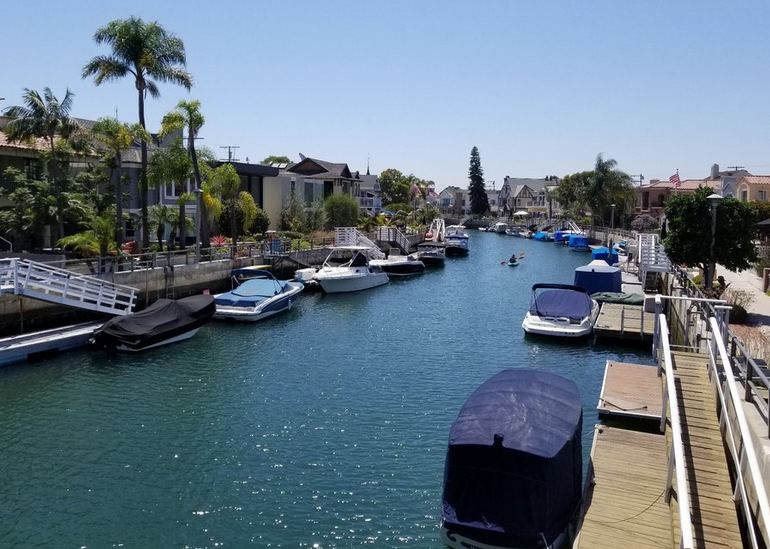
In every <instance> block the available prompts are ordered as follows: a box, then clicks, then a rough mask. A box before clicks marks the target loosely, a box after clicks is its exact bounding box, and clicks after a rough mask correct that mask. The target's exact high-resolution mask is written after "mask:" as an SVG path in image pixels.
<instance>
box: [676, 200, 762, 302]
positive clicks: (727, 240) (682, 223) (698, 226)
mask: <svg viewBox="0 0 770 549" xmlns="http://www.w3.org/2000/svg"><path fill="white" fill-rule="evenodd" d="M712 192H713V190H712V189H710V188H709V187H705V186H700V187H698V189H697V190H696V191H695V192H694V193H692V194H684V193H675V194H674V195H673V196H672V197H671V198H670V199H669V200H668V202H667V203H666V219H667V223H668V230H667V234H666V238H665V240H664V242H663V243H664V245H665V247H666V253H667V254H668V257H669V258H670V259H671V261H673V262H674V263H681V264H685V265H693V266H697V267H699V268H700V269H701V270H702V271H703V272H704V273H705V272H707V270H708V269H709V267H710V266H711V265H712V264H714V263H719V264H721V265H724V266H725V267H727V268H728V269H730V270H733V271H736V270H737V271H742V270H744V269H748V268H749V267H751V264H752V263H753V262H755V261H756V259H757V252H756V248H755V247H754V243H753V241H752V240H753V237H754V230H755V221H754V218H753V216H752V214H751V207H750V206H749V205H748V204H746V203H745V202H740V201H738V200H736V199H735V198H732V197H728V198H725V199H723V200H722V203H721V204H720V205H719V206H718V207H717V223H716V233H715V241H714V255H713V256H711V253H710V247H711V246H710V243H711V222H710V220H711V219H712V217H711V215H712V214H711V208H710V206H709V202H708V196H709V195H710V194H711V193H712ZM712 268H713V267H712ZM707 278H708V279H709V280H708V282H709V284H707V286H708V287H710V282H711V277H707Z"/></svg>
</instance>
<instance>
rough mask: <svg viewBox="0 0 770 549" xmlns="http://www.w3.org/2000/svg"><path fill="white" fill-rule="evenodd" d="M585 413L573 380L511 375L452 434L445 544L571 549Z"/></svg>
mask: <svg viewBox="0 0 770 549" xmlns="http://www.w3.org/2000/svg"><path fill="white" fill-rule="evenodd" d="M582 428H583V407H582V403H581V400H580V393H579V392H578V389H577V386H576V385H575V383H574V382H573V381H571V380H568V379H565V378H563V377H561V376H558V375H556V374H552V373H550V372H546V371H542V370H536V369H532V368H524V369H508V370H503V371H502V372H500V373H498V374H497V375H495V376H493V377H492V378H490V379H489V380H487V381H486V382H484V383H483V384H482V385H481V386H480V387H478V388H477V389H476V390H475V391H474V392H473V394H471V396H470V397H469V398H468V400H467V401H466V402H465V404H464V405H463V407H462V409H461V410H460V413H459V415H458V416H457V419H456V420H455V422H454V424H453V425H452V428H451V431H450V433H449V445H448V449H447V455H446V462H445V466H444V491H443V496H442V504H443V505H442V512H441V540H442V542H443V543H445V544H446V545H447V546H449V547H452V548H456V549H468V548H478V549H502V548H506V549H510V548H530V547H531V548H535V547H539V548H546V547H548V548H554V549H555V548H561V547H568V546H569V545H570V544H571V542H572V538H574V535H575V528H576V523H577V520H578V517H579V509H580V503H581V498H582V484H583V460H582V441H581V434H582Z"/></svg>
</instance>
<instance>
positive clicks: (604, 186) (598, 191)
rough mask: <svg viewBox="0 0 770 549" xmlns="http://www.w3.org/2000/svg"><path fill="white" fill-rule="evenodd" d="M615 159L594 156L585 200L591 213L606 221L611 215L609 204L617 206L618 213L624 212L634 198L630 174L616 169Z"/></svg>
mask: <svg viewBox="0 0 770 549" xmlns="http://www.w3.org/2000/svg"><path fill="white" fill-rule="evenodd" d="M617 165H618V163H617V161H616V160H614V159H612V158H608V159H606V160H605V159H604V158H602V155H601V154H599V155H597V157H596V164H595V165H594V172H593V175H592V177H590V179H589V182H588V189H587V191H588V192H587V193H586V202H587V203H588V205H589V207H590V208H591V212H592V213H593V215H596V216H600V217H601V219H602V221H604V222H606V221H607V219H608V217H609V215H608V214H610V215H611V210H612V207H611V204H615V205H616V207H617V213H618V215H622V214H623V213H625V212H626V211H627V210H628V209H629V208H630V207H631V206H633V203H634V200H635V193H634V189H633V186H632V185H631V176H629V175H628V174H627V173H625V172H622V171H620V170H618V169H617Z"/></svg>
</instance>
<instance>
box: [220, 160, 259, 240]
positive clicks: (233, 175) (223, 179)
mask: <svg viewBox="0 0 770 549" xmlns="http://www.w3.org/2000/svg"><path fill="white" fill-rule="evenodd" d="M211 182H212V184H213V185H214V186H215V189H216V191H217V194H218V195H219V196H221V197H222V202H223V203H224V205H225V208H226V209H227V212H228V213H229V217H230V236H231V237H232V239H233V246H236V245H237V244H238V213H240V214H241V215H242V216H243V218H244V221H243V225H244V230H246V229H247V228H248V226H249V225H251V224H253V222H254V217H255V215H256V204H255V203H254V197H253V196H251V194H250V193H248V192H246V191H241V177H240V176H239V175H238V173H237V172H236V171H235V168H234V167H233V165H232V164H222V165H221V166H219V167H218V168H217V169H215V170H214V171H213V172H212V174H211Z"/></svg>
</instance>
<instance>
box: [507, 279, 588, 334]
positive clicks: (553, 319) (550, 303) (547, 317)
mask: <svg viewBox="0 0 770 549" xmlns="http://www.w3.org/2000/svg"><path fill="white" fill-rule="evenodd" d="M598 316H599V303H598V302H597V301H596V300H594V299H591V296H590V295H589V294H588V292H587V291H586V290H585V289H584V288H581V287H580V286H571V285H569V284H535V285H533V286H532V302H531V304H530V307H529V310H528V311H527V314H526V315H525V316H524V320H523V322H522V323H521V327H522V328H523V329H524V331H525V332H526V333H528V334H538V335H548V336H560V337H583V336H587V335H589V334H590V333H591V332H592V331H593V328H594V322H595V321H596V317H598Z"/></svg>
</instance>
